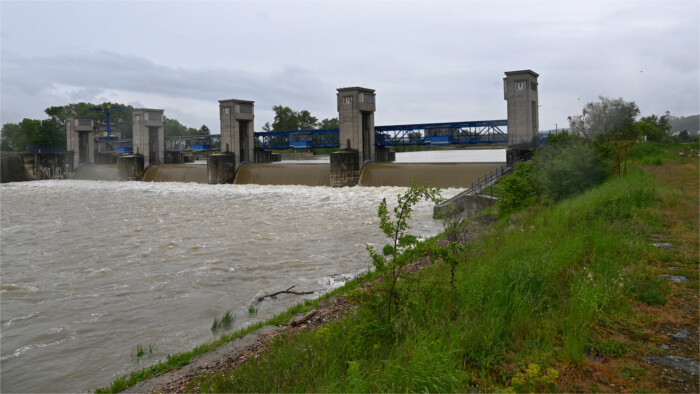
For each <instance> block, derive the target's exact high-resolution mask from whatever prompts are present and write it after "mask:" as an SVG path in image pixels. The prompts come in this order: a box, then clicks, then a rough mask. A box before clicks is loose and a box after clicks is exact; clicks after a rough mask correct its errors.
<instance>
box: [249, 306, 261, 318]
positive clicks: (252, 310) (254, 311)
mask: <svg viewBox="0 0 700 394" xmlns="http://www.w3.org/2000/svg"><path fill="white" fill-rule="evenodd" d="M258 310H259V308H258V307H257V306H255V305H251V306H250V307H249V308H248V315H249V316H257V315H258Z"/></svg>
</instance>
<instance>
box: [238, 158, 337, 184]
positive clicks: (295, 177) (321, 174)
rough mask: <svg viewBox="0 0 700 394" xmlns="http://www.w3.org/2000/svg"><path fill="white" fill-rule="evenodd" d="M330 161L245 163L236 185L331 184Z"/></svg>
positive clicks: (239, 171)
mask: <svg viewBox="0 0 700 394" xmlns="http://www.w3.org/2000/svg"><path fill="white" fill-rule="evenodd" d="M330 174H331V170H330V166H329V164H328V163H284V162H281V163H265V164H261V163H256V164H244V165H242V166H241V167H240V168H239V169H238V171H237V172H236V179H235V181H234V182H233V183H234V184H236V185H251V184H252V185H303V186H330V176H331V175H330Z"/></svg>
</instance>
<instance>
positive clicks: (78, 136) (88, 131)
mask: <svg viewBox="0 0 700 394" xmlns="http://www.w3.org/2000/svg"><path fill="white" fill-rule="evenodd" d="M66 151H67V152H66V155H69V156H72V157H71V158H70V159H68V160H66V162H68V163H71V168H70V170H73V169H74V168H75V167H77V166H78V165H79V164H81V163H95V127H94V123H93V120H92V118H91V117H89V116H68V117H66Z"/></svg>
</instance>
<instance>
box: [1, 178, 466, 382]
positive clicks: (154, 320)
mask: <svg viewBox="0 0 700 394" xmlns="http://www.w3.org/2000/svg"><path fill="white" fill-rule="evenodd" d="M1 188H2V189H1V192H2V193H1V198H2V201H1V202H2V203H1V204H0V210H1V214H2V216H1V220H2V228H1V236H2V244H1V245H0V259H1V260H2V278H1V280H0V281H1V283H0V286H1V287H0V294H1V298H0V307H1V309H2V315H1V316H0V323H1V328H2V341H1V343H0V346H1V349H0V350H1V352H0V356H1V362H2V370H1V374H2V388H3V391H7V392H11V391H12V392H16V391H21V392H35V391H54V392H56V391H57V392H65V391H79V390H83V391H85V390H89V389H94V388H95V387H101V386H104V385H107V384H108V383H109V381H110V380H111V379H113V378H115V377H116V376H118V375H122V374H124V373H127V372H129V371H132V370H135V369H138V368H141V367H143V366H145V365H148V364H151V363H154V362H156V361H157V360H159V359H165V358H166V356H167V355H168V354H174V353H177V352H181V351H185V350H190V349H191V348H192V347H194V346H195V345H197V344H200V343H203V342H205V341H208V340H211V339H213V336H212V333H211V331H210V327H211V324H212V322H213V320H214V318H215V317H220V316H221V315H223V314H224V313H225V312H226V311H227V310H230V311H231V312H232V313H234V314H236V315H237V319H236V325H237V326H238V327H241V326H244V325H247V324H250V322H252V321H254V320H260V319H266V318H268V317H270V316H272V315H273V314H275V313H278V312H281V311H282V310H284V309H285V308H287V307H289V306H291V305H293V304H294V303H296V302H298V301H299V300H300V299H301V298H299V297H295V296H291V295H290V296H280V297H278V299H277V300H269V299H268V300H265V301H264V302H263V303H262V304H261V306H260V313H259V314H258V316H257V317H254V318H253V317H250V316H249V315H248V313H247V310H248V307H249V306H250V303H251V302H252V301H253V300H254V299H255V298H256V297H257V296H260V295H261V294H263V293H267V292H272V291H276V290H282V289H286V288H288V287H290V286H293V285H294V286H297V288H298V289H300V290H305V291H315V292H317V294H321V293H322V292H325V291H327V290H329V289H330V288H332V287H334V286H338V285H340V284H342V282H343V280H345V278H347V275H350V276H351V275H355V274H357V273H359V272H361V271H363V270H365V269H367V268H368V266H369V265H370V261H369V259H368V258H367V252H366V250H365V244H366V243H367V242H373V243H377V244H378V243H380V242H383V239H384V238H383V236H382V235H381V233H380V231H379V229H378V219H377V217H376V212H377V206H378V204H379V201H381V199H382V198H385V197H386V198H387V200H388V201H393V200H395V196H396V194H398V193H400V192H401V191H403V190H405V189H403V188H397V187H378V188H364V187H355V188H341V189H333V188H329V187H302V186H257V185H202V184H194V183H169V182H162V183H152V182H94V181H37V182H24V183H10V184H3V185H2V186H1ZM456 192H457V190H456V189H450V190H447V191H446V192H445V196H447V197H449V196H451V195H454V194H456ZM414 218H415V221H414V228H415V233H416V234H419V235H420V234H422V235H428V234H435V233H437V232H438V231H439V230H440V228H441V224H440V223H439V222H436V221H434V220H432V206H431V205H430V204H427V203H422V204H420V206H419V207H417V209H416V211H415V215H414ZM137 345H141V346H148V345H154V346H155V347H156V348H157V351H156V353H155V354H154V355H153V356H151V357H146V358H144V359H142V360H138V361H135V360H134V359H132V357H131V353H132V352H133V351H134V349H135V348H136V346H137Z"/></svg>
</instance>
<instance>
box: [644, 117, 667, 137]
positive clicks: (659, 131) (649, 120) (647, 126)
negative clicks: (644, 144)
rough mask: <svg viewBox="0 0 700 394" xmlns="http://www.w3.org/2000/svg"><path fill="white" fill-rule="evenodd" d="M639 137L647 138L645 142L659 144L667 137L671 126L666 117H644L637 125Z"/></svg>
mask: <svg viewBox="0 0 700 394" xmlns="http://www.w3.org/2000/svg"><path fill="white" fill-rule="evenodd" d="M637 127H638V128H639V132H640V134H641V135H645V136H646V137H647V141H652V142H661V141H663V140H665V139H668V137H669V131H671V125H670V123H669V121H668V117H666V116H661V117H659V116H656V115H651V116H644V117H642V119H640V120H639V122H638V123H637Z"/></svg>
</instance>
